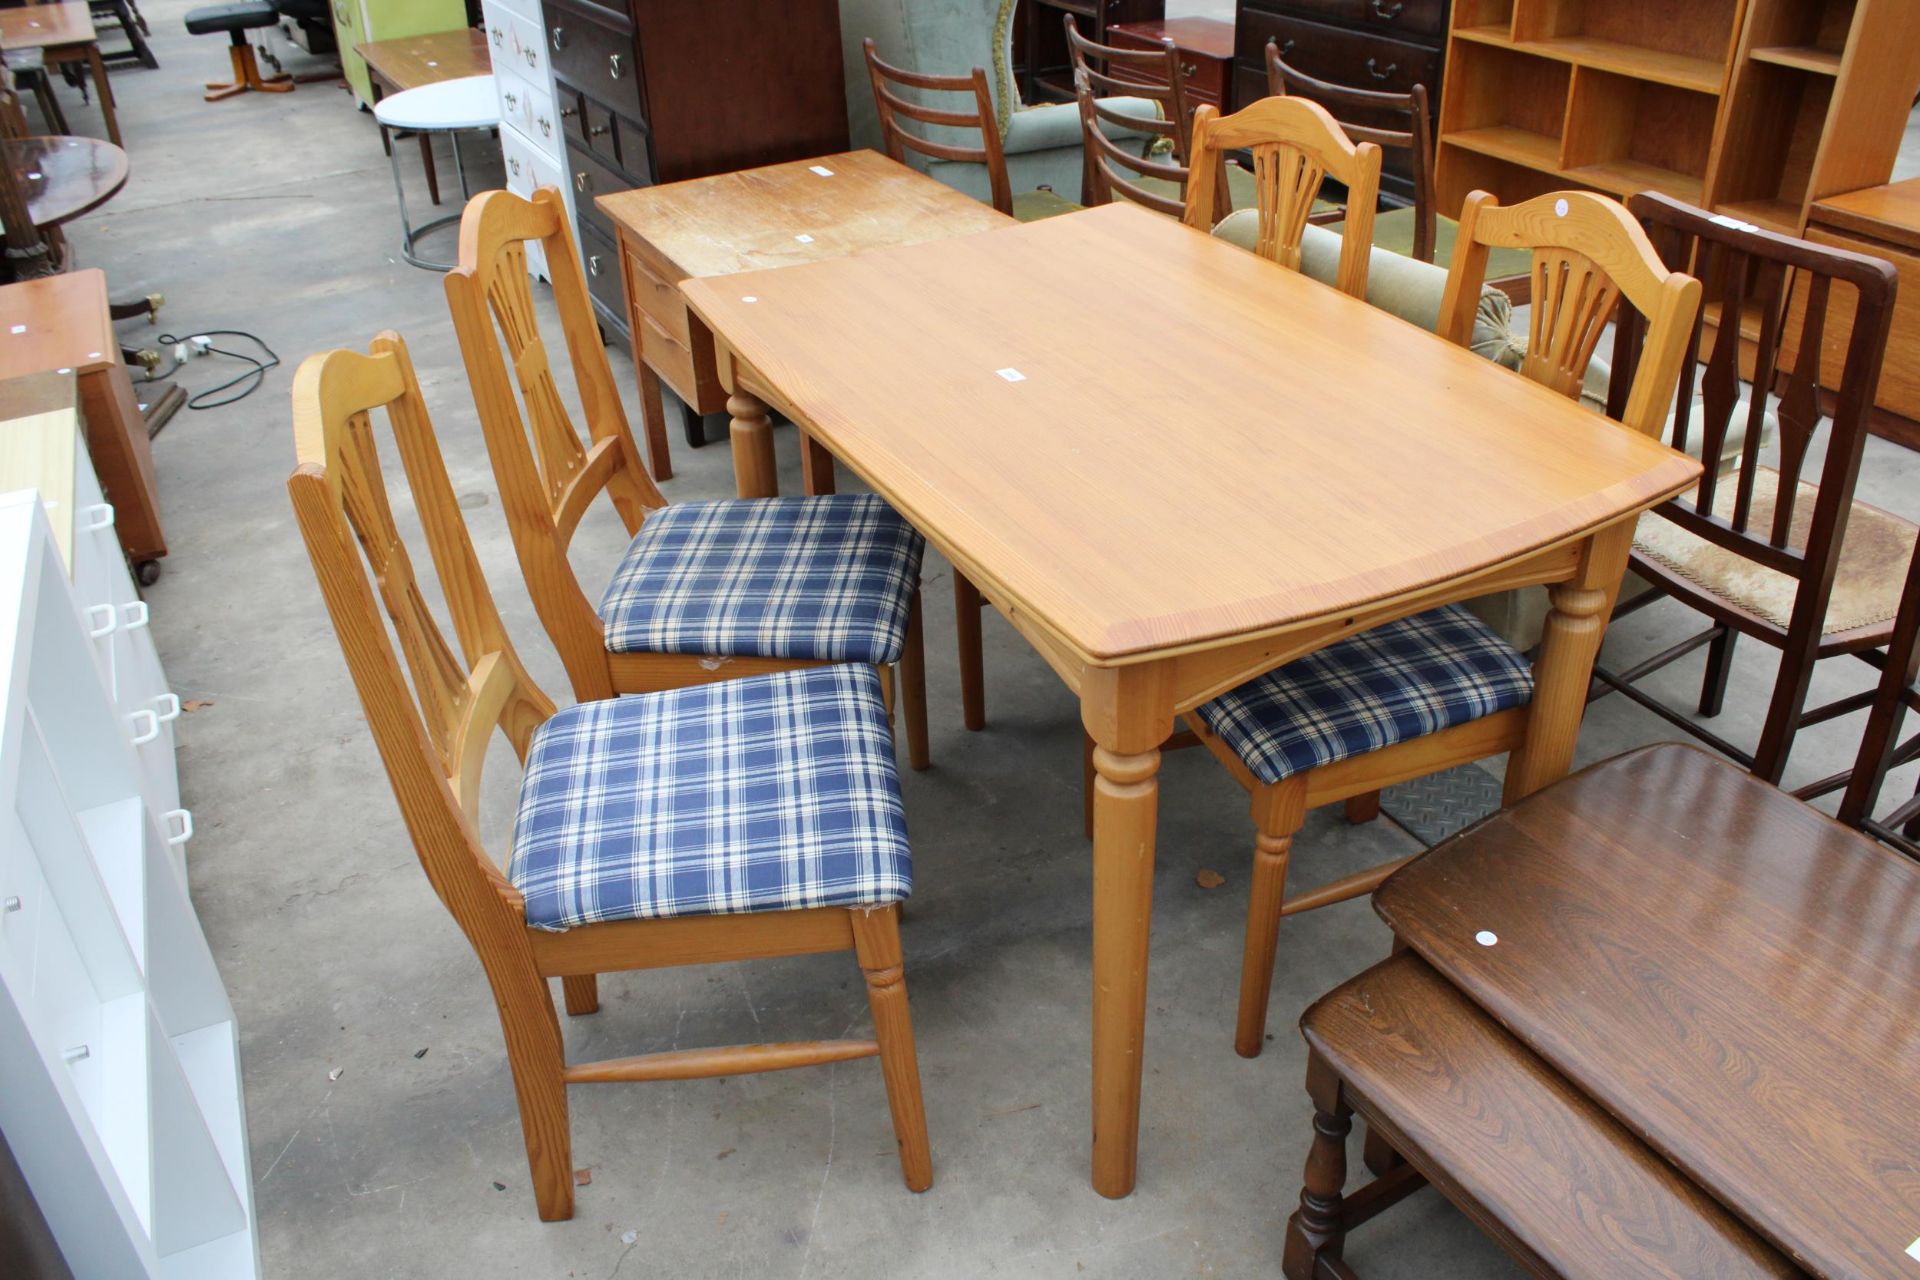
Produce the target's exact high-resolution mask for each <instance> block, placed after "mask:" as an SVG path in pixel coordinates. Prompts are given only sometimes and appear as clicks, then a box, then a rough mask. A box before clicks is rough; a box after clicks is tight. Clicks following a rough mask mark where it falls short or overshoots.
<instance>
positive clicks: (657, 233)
mask: <svg viewBox="0 0 1920 1280" xmlns="http://www.w3.org/2000/svg"><path fill="white" fill-rule="evenodd" d="M820 169H825V170H827V173H826V174H825V175H822V174H821V173H819V172H818V170H820ZM594 203H595V204H597V205H598V206H599V208H600V211H601V212H602V213H605V214H606V215H607V216H608V217H609V218H612V219H613V220H614V221H615V222H616V223H618V224H620V225H621V226H623V227H625V228H626V229H627V230H628V231H630V232H632V233H633V235H635V236H636V237H638V238H639V239H640V240H642V241H644V242H645V243H646V244H647V245H648V246H650V247H651V248H652V250H653V253H654V256H655V257H656V260H657V265H658V266H659V267H661V268H662V269H663V270H665V271H666V272H667V278H668V279H669V280H670V281H673V280H682V279H685V278H686V277H688V276H726V275H733V274H735V273H737V272H741V271H754V270H758V269H761V268H764V267H790V266H795V265H798V264H800V263H803V262H821V261H825V260H827V259H830V258H842V257H845V256H847V255H848V254H851V253H860V252H864V251H866V250H870V249H888V248H894V247H896V246H900V245H912V244H922V243H925V242H926V241H929V240H945V239H948V238H950V237H953V236H963V235H970V234H972V233H974V232H976V231H992V230H994V229H996V228H999V227H1006V226H1011V225H1013V219H1011V218H1009V217H1007V216H1006V215H1005V214H1002V213H999V212H997V211H996V210H995V209H994V208H993V206H991V205H987V204H982V203H981V202H980V201H978V200H975V199H973V198H972V197H970V196H965V195H962V194H961V193H960V192H958V191H955V190H954V189H953V188H952V187H949V186H947V185H946V184H944V183H940V182H935V181H934V180H933V179H932V178H929V177H927V176H926V175H925V174H923V173H920V172H918V171H916V170H914V169H910V168H908V167H907V166H906V165H903V164H898V163H896V162H894V161H892V160H889V159H887V157H885V156H883V155H881V154H880V153H879V152H877V151H848V152H843V153H842V154H839V155H831V156H821V157H820V158H819V159H817V160H794V161H789V162H787V163H785V164H775V165H768V166H766V167H765V168H761V169H743V170H741V171H740V172H738V173H722V174H716V175H714V176H713V177H710V178H692V179H689V180H687V181H685V182H670V183H667V184H666V185H665V186H658V187H641V188H639V189H637V190H634V191H621V192H616V193H614V194H612V195H604V196H599V197H597V198H596V199H595V201H594ZM801 236H806V237H808V238H807V239H805V240H802V239H800V237H801Z"/></svg>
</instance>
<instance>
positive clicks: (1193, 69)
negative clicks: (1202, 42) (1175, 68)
mask: <svg viewBox="0 0 1920 1280" xmlns="http://www.w3.org/2000/svg"><path fill="white" fill-rule="evenodd" d="M1180 74H1181V75H1183V76H1185V77H1187V78H1188V79H1189V80H1191V79H1192V78H1193V77H1195V76H1197V75H1199V74H1200V64H1199V63H1197V62H1183V63H1181V64H1180Z"/></svg>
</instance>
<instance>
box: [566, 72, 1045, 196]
mask: <svg viewBox="0 0 1920 1280" xmlns="http://www.w3.org/2000/svg"><path fill="white" fill-rule="evenodd" d="M861 48H862V49H863V50H865V52H866V58H867V77H868V79H869V80H870V81H871V82H872V84H873V104H874V107H875V109H876V110H877V111H878V112H879V116H880V136H881V139H882V141H883V144H884V146H885V148H886V152H887V156H888V158H889V159H892V160H894V161H897V162H898V163H900V164H905V163H906V162H907V154H906V153H907V151H908V150H913V151H917V152H919V153H920V154H921V155H923V156H928V157H930V158H932V159H935V160H957V161H960V162H961V163H963V164H984V165H985V166H986V167H987V180H988V182H989V183H990V184H991V185H992V189H993V207H994V208H996V209H998V210H999V211H1000V212H1001V213H1004V214H1006V215H1007V216H1008V217H1012V216H1013V184H1012V182H1011V181H1010V180H1009V179H1008V177H1007V157H1006V152H1005V150H1004V148H1003V145H1002V141H1001V138H1000V125H999V121H998V118H997V117H996V116H995V114H994V107H993V94H992V91H991V90H989V89H988V87H987V70H986V68H985V67H975V68H974V69H973V71H972V72H971V73H969V74H967V75H964V76H939V75H928V74H926V73H924V72H920V71H909V70H907V69H906V68H905V67H896V66H894V65H893V64H892V63H889V62H883V61H882V60H881V58H880V55H879V54H878V53H876V52H874V43H873V38H872V37H871V36H869V37H868V38H867V39H865V40H863V41H861ZM899 89H916V90H919V91H921V92H923V93H958V94H967V95H969V96H970V97H971V98H972V99H973V101H972V104H971V108H970V109H966V110H949V109H945V108H939V107H930V106H927V105H925V104H924V103H920V102H914V101H911V100H909V99H907V98H903V97H901V96H900V94H899V93H898V92H897V90H899ZM902 120H912V121H915V122H916V123H919V124H926V125H942V126H945V127H947V128H951V129H968V130H974V131H977V132H978V133H979V134H980V145H979V146H977V147H964V146H960V145H959V144H957V143H952V142H939V141H936V140H934V139H932V138H928V137H923V136H921V135H920V134H917V133H914V132H913V131H912V130H910V129H908V128H906V127H905V126H904V125H902V124H901V123H900V122H901V121H902ZM563 221H564V219H563Z"/></svg>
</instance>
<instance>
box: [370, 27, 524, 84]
mask: <svg viewBox="0 0 1920 1280" xmlns="http://www.w3.org/2000/svg"><path fill="white" fill-rule="evenodd" d="M353 51H354V52H355V53H357V54H359V55H360V56H361V57H362V58H364V59H365V60H366V63H367V70H368V71H371V72H372V73H373V74H374V75H375V76H378V77H379V78H380V79H381V80H382V81H384V82H385V83H386V84H388V85H390V86H391V91H392V92H394V93H403V92H405V91H406V90H408V89H417V88H419V87H420V86H421V85H423V84H438V83H439V82H440V81H442V80H459V79H462V78H464V77H466V76H484V75H487V74H488V73H490V72H491V71H492V70H493V62H492V60H491V59H490V58H489V57H488V56H487V33H486V32H484V31H482V30H480V29H479V28H478V27H462V28H461V29H460V30H458V31H435V32H431V33H429V34H427V35H423V36H402V37H400V38H399V39H397V40H374V41H371V42H369V43H367V44H357V45H355V46H353Z"/></svg>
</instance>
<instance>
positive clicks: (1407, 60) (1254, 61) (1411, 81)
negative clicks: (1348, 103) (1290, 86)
mask: <svg viewBox="0 0 1920 1280" xmlns="http://www.w3.org/2000/svg"><path fill="white" fill-rule="evenodd" d="M1235 31H1236V36H1235V49H1236V57H1237V58H1238V59H1239V60H1240V62H1241V63H1242V64H1243V65H1245V66H1248V67H1258V68H1260V69H1261V70H1262V71H1263V72H1264V70H1265V68H1266V57H1267V53H1266V46H1267V41H1268V40H1277V41H1278V42H1279V45H1280V51H1281V56H1282V57H1284V58H1285V59H1286V60H1287V62H1288V64H1289V65H1291V66H1294V67H1297V68H1299V70H1301V71H1302V72H1304V73H1305V74H1307V75H1310V76H1314V77H1317V78H1318V79H1321V80H1328V81H1331V82H1333V83H1334V84H1343V85H1349V86H1351V87H1353V88H1356V89H1377V90H1380V91H1381V92H1383V93H1406V92H1407V91H1408V90H1410V89H1412V88H1413V86H1415V85H1416V84H1424V85H1426V86H1427V87H1428V90H1429V91H1431V90H1433V89H1434V88H1435V87H1436V86H1438V85H1439V83H1440V51H1439V50H1438V49H1430V48H1425V47H1423V46H1421V45H1417V44H1408V43H1407V42H1406V41H1404V40H1389V39H1386V38H1385V37H1383V36H1377V35H1374V34H1372V33H1371V32H1366V31H1349V30H1346V29H1345V28H1342V27H1329V26H1323V25H1322V24H1320V23H1318V22H1302V21H1301V20H1300V19H1298V18H1288V17H1282V16H1280V15H1279V14H1271V13H1259V12H1256V11H1254V10H1252V9H1246V10H1242V11H1241V14H1240V23H1239V25H1238V27H1237V28H1236V29H1235Z"/></svg>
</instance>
